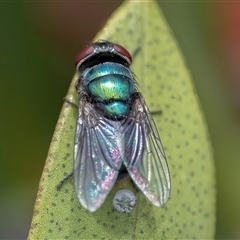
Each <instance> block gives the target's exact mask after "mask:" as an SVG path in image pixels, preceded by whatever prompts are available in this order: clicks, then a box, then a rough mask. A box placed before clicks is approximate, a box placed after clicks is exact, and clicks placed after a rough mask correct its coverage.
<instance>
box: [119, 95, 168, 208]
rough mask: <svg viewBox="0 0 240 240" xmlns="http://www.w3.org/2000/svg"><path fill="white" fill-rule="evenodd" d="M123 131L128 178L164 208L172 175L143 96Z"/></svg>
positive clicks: (138, 97)
mask: <svg viewBox="0 0 240 240" xmlns="http://www.w3.org/2000/svg"><path fill="white" fill-rule="evenodd" d="M122 129H123V135H124V142H125V148H124V149H125V152H124V156H123V162H124V165H125V166H126V168H127V170H128V173H129V175H130V176H131V178H132V179H133V181H134V183H135V184H136V185H137V187H138V188H139V189H140V190H141V191H142V192H143V193H144V194H145V196H146V197H147V198H148V199H149V200H150V201H151V202H152V203H153V204H154V205H156V206H159V207H161V206H163V205H164V204H165V203H166V202H167V201H168V199H169V196H170V187H171V186H170V185H171V184H170V174H169V170H168V165H167V160H166V156H165V153H164V150H163V147H162V143H161V140H160V137H159V134H158V131H157V128H156V125H155V123H154V121H153V119H152V116H151V114H150V112H149V110H148V108H147V106H146V104H145V101H144V99H143V98H142V96H141V95H140V93H138V96H137V97H136V99H135V101H134V104H133V106H132V110H131V112H130V114H129V116H128V118H127V120H126V121H125V122H124V123H123V125H122Z"/></svg>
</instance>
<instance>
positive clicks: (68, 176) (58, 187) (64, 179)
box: [57, 171, 73, 190]
mask: <svg viewBox="0 0 240 240" xmlns="http://www.w3.org/2000/svg"><path fill="white" fill-rule="evenodd" d="M72 176H73V171H72V172H71V173H69V174H68V175H67V176H65V177H64V178H63V179H62V180H61V181H60V182H59V183H58V185H57V190H60V188H61V187H62V185H63V184H64V183H65V182H66V181H67V180H68V179H69V178H71V177H72Z"/></svg>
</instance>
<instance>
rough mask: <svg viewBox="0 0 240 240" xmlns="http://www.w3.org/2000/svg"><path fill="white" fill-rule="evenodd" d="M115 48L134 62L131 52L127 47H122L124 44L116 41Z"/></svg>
mask: <svg viewBox="0 0 240 240" xmlns="http://www.w3.org/2000/svg"><path fill="white" fill-rule="evenodd" d="M114 50H115V51H116V52H118V53H119V54H121V55H122V56H124V57H126V58H127V59H128V60H129V61H130V63H132V56H131V54H130V53H129V52H128V51H127V49H126V48H124V47H122V46H121V45H119V44H116V43H114Z"/></svg>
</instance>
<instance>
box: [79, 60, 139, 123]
mask: <svg viewBox="0 0 240 240" xmlns="http://www.w3.org/2000/svg"><path fill="white" fill-rule="evenodd" d="M82 79H83V86H86V88H87V89H86V90H87V91H88V92H89V93H90V95H91V96H92V97H93V99H94V101H96V102H97V107H98V109H100V110H101V111H102V112H103V113H104V114H105V115H106V116H108V117H110V118H115V119H118V118H121V117H123V116H126V115H127V114H128V112H129V110H130V106H129V104H130V101H129V98H130V97H131V95H132V94H133V93H134V92H135V91H136V87H135V81H134V79H133V74H132V72H131V71H130V69H129V68H127V67H125V66H123V65H122V64H119V63H113V62H105V63H100V64H98V65H95V66H94V67H91V68H87V69H86V70H84V71H83V73H82Z"/></svg>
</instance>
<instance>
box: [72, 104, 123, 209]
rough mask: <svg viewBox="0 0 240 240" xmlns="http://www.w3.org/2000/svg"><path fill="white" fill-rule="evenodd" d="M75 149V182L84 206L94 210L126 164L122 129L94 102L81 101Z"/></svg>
mask: <svg viewBox="0 0 240 240" xmlns="http://www.w3.org/2000/svg"><path fill="white" fill-rule="evenodd" d="M80 106H81V108H80V110H79V116H78V121H77V128H76V135H75V149H74V174H73V175H74V185H75V191H76V194H77V197H78V199H79V201H80V203H81V204H82V206H83V207H84V208H86V209H87V210H89V211H91V212H94V211H96V210H97V209H98V208H99V207H100V206H101V205H102V203H103V202H104V200H105V198H106V197H107V195H108V193H109V192H110V190H111V189H112V187H113V185H114V183H115V181H116V179H117V176H118V170H119V168H120V166H121V164H122V162H121V161H122V160H121V158H120V155H121V154H120V149H119V143H118V142H119V141H118V135H119V134H118V130H117V126H116V125H114V122H111V121H110V120H107V119H105V118H103V117H101V116H100V115H99V114H98V113H97V112H96V111H95V110H94V109H93V106H92V104H90V103H88V102H84V101H83V102H82V103H81V104H80Z"/></svg>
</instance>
